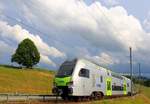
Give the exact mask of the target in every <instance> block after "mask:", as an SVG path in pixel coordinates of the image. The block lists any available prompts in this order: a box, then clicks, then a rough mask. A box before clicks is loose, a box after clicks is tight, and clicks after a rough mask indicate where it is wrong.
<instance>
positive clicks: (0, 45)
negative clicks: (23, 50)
mask: <svg viewBox="0 0 150 104" xmlns="http://www.w3.org/2000/svg"><path fill="white" fill-rule="evenodd" d="M12 51H13V49H12V47H10V46H9V45H8V44H7V43H5V42H4V41H1V40H0V57H1V56H3V55H4V54H5V55H6V54H8V53H9V52H12Z"/></svg>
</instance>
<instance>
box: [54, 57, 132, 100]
mask: <svg viewBox="0 0 150 104" xmlns="http://www.w3.org/2000/svg"><path fill="white" fill-rule="evenodd" d="M52 92H53V93H54V94H60V95H61V96H62V98H63V99H66V98H91V99H100V98H102V97H103V96H121V95H127V94H131V81H130V79H128V78H126V77H124V76H121V75H119V74H117V73H114V72H112V71H110V70H107V69H106V68H103V67H101V66H99V65H97V64H95V63H93V62H91V61H88V60H86V59H75V60H73V61H65V62H64V63H63V64H62V65H61V66H60V69H59V70H58V72H57V74H56V76H55V79H54V87H53V90H52Z"/></svg>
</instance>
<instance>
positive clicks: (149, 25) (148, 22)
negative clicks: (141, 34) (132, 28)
mask: <svg viewBox="0 0 150 104" xmlns="http://www.w3.org/2000/svg"><path fill="white" fill-rule="evenodd" d="M143 26H144V29H145V30H146V31H148V32H150V12H148V15H147V17H146V18H145V20H144V21H143Z"/></svg>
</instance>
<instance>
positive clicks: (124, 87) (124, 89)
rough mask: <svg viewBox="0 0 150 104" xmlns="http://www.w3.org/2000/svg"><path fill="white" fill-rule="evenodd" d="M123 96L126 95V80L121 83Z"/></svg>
mask: <svg viewBox="0 0 150 104" xmlns="http://www.w3.org/2000/svg"><path fill="white" fill-rule="evenodd" d="M123 94H124V95H126V94H127V82H126V80H124V82H123Z"/></svg>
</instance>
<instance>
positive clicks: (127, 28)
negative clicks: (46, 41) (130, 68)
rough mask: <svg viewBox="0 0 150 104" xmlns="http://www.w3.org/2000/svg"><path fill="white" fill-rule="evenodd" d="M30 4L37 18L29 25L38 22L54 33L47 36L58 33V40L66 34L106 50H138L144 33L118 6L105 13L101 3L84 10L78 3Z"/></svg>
mask: <svg viewBox="0 0 150 104" xmlns="http://www.w3.org/2000/svg"><path fill="white" fill-rule="evenodd" d="M30 1H32V3H33V7H30V6H29V5H28V4H27V7H28V9H30V12H31V13H32V15H34V16H37V18H36V20H32V22H33V23H34V24H36V23H37V21H40V23H41V24H43V25H45V27H44V26H43V27H44V28H45V29H46V28H47V27H51V28H53V29H54V30H51V29H50V30H51V31H50V32H52V31H53V32H54V31H57V35H58V36H59V35H61V34H65V33H66V32H67V33H68V34H70V35H72V34H76V35H81V36H82V38H84V39H86V40H88V42H89V43H91V44H93V45H96V46H99V47H102V48H105V49H110V48H109V46H111V47H114V48H118V49H119V48H122V49H126V50H128V47H129V46H132V47H133V49H134V50H138V49H139V48H141V47H142V44H141V43H142V42H143V34H144V31H143V29H142V26H141V24H140V22H139V20H138V19H137V18H135V17H134V16H132V15H128V13H127V11H126V10H125V9H124V8H123V7H121V6H116V7H112V8H110V9H107V8H106V7H104V6H102V5H101V4H100V2H94V3H93V4H91V5H90V6H87V5H86V4H85V3H84V2H83V1H78V0H69V1H68V0H63V1H62V0H61V1H60V0H55V1H49V0H44V1H43V0H39V1H33V0H30ZM66 5H67V6H66ZM37 7H40V8H37ZM37 11H38V12H37ZM93 11H94V12H93ZM30 19H32V18H30ZM40 26H41V27H40ZM39 28H42V25H39Z"/></svg>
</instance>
